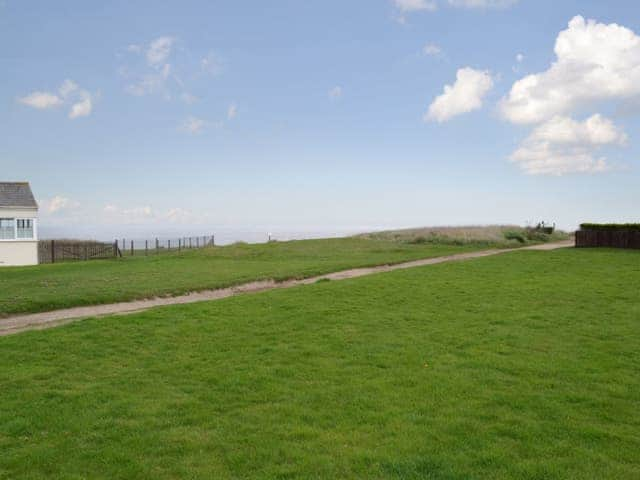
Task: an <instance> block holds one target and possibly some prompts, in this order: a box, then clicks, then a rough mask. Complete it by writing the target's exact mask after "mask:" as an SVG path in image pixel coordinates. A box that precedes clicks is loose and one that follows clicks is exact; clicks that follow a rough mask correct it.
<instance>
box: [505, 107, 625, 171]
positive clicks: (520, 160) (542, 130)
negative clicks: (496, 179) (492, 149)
mask: <svg viewBox="0 0 640 480" xmlns="http://www.w3.org/2000/svg"><path fill="white" fill-rule="evenodd" d="M626 141H627V136H626V134H625V133H624V132H623V131H622V130H621V129H620V128H618V127H617V126H616V125H615V124H614V123H613V122H612V121H611V120H609V119H607V118H604V117H603V116H601V115H599V114H595V115H592V116H591V117H589V118H587V119H586V120H584V121H582V122H579V121H576V120H574V119H572V118H569V117H564V116H555V117H552V118H551V119H550V120H547V121H546V122H544V123H542V124H540V125H538V126H537V127H536V128H535V129H534V130H533V132H532V133H531V134H530V135H529V136H528V137H527V138H526V139H525V140H524V141H523V142H522V145H521V146H520V147H519V148H518V149H517V150H516V151H515V152H513V153H512V154H511V157H510V159H511V161H512V162H515V163H517V164H518V165H519V166H520V168H522V169H523V170H524V172H525V173H528V174H532V175H540V174H543V175H564V174H567V173H598V172H604V171H607V170H609V169H610V166H609V165H608V164H607V161H606V159H605V158H604V157H603V156H597V155H598V151H599V150H600V148H602V147H604V146H607V145H624V144H625V143H626Z"/></svg>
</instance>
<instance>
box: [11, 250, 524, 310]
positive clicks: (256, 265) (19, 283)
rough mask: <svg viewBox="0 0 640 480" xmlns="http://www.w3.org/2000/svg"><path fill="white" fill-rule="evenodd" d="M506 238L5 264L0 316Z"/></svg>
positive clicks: (305, 272) (390, 259)
mask: <svg viewBox="0 0 640 480" xmlns="http://www.w3.org/2000/svg"><path fill="white" fill-rule="evenodd" d="M488 245H489V246H491V245H496V246H501V247H503V246H509V245H511V246H516V245H517V242H516V243H513V242H512V243H506V242H504V241H503V242H500V243H497V242H494V243H487V242H484V241H482V242H475V243H474V242H472V243H469V244H466V245H464V246H456V245H438V244H427V245H417V244H409V243H406V242H398V241H392V240H371V239H364V238H340V239H323V240H302V241H292V242H272V243H268V244H254V245H247V244H237V245H231V246H227V247H216V248H205V249H198V250H185V251H183V252H181V253H178V252H175V253H166V254H163V255H157V256H154V255H151V256H148V257H145V256H142V255H141V256H134V257H125V258H123V259H118V260H116V259H110V260H94V261H89V262H75V263H72V262H69V263H59V264H53V265H39V266H36V267H21V268H16V267H5V268H2V270H0V317H2V316H7V315H10V314H16V313H27V312H39V311H46V310H54V309H58V308H65V307H72V306H78V305H94V304H100V303H113V302H119V301H126V300H133V299H139V298H148V297H153V296H162V295H177V294H181V293H186V292H190V291H196V290H205V289H211V288H221V287H227V286H230V285H235V284H239V283H244V282H249V281H252V280H263V279H270V278H273V279H276V280H283V279H286V278H297V277H307V276H313V275H317V274H321V273H328V272H332V271H336V270H344V269H348V268H352V267H363V266H371V265H379V264H385V263H398V262H403V261H407V260H415V259H418V258H429V257H437V256H441V255H448V254H451V253H457V252H464V251H471V250H478V249H481V248H487V246H488Z"/></svg>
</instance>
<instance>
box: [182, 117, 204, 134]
mask: <svg viewBox="0 0 640 480" xmlns="http://www.w3.org/2000/svg"><path fill="white" fill-rule="evenodd" d="M205 125H206V122H205V121H204V120H202V119H201V118H197V117H192V116H190V117H187V119H186V120H185V121H184V122H182V125H180V130H182V131H183V132H187V133H190V134H192V135H197V134H199V133H202V130H203V129H204V127H205Z"/></svg>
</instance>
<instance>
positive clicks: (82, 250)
mask: <svg viewBox="0 0 640 480" xmlns="http://www.w3.org/2000/svg"><path fill="white" fill-rule="evenodd" d="M117 255H118V250H117V246H116V244H115V242H94V241H90V240H39V241H38V262H39V263H56V262H66V261H71V260H93V259H96V258H113V257H115V256H117Z"/></svg>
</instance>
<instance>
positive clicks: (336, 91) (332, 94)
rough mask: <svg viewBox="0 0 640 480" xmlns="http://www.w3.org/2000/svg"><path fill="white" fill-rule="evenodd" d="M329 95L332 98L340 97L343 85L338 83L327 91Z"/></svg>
mask: <svg viewBox="0 0 640 480" xmlns="http://www.w3.org/2000/svg"><path fill="white" fill-rule="evenodd" d="M327 96H328V97H329V98H330V99H332V100H334V99H338V98H340V97H341V96H342V87H341V86H339V85H336V86H335V87H333V88H332V89H331V90H329V91H328V92H327Z"/></svg>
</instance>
